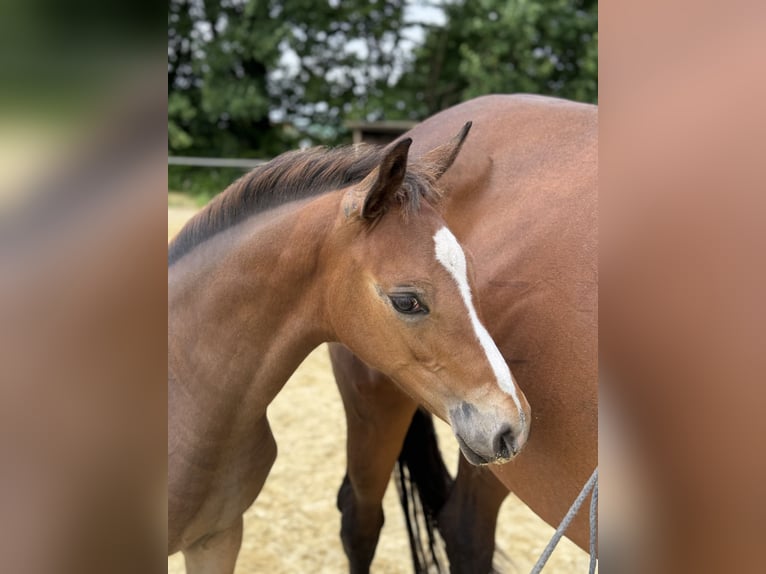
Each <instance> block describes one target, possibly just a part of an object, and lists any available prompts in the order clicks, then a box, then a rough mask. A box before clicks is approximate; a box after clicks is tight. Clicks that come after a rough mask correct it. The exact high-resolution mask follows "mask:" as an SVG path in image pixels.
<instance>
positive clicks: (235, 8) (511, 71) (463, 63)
mask: <svg viewBox="0 0 766 574" xmlns="http://www.w3.org/2000/svg"><path fill="white" fill-rule="evenodd" d="M427 3H428V0H328V1H321V0H281V1H279V0H168V89H169V94H168V147H169V150H170V152H171V153H184V154H212V155H215V156H248V155H250V156H256V157H268V156H272V155H275V154H276V153H278V152H280V151H282V150H284V149H286V148H288V147H293V146H295V145H296V144H297V143H298V141H299V140H301V139H309V140H310V141H312V142H319V143H337V142H338V139H339V137H342V136H343V122H344V121H346V120H348V119H351V118H356V119H358V118H364V119H405V118H406V119H423V118H425V117H427V116H428V115H431V114H433V113H435V112H437V111H439V110H440V109H443V108H445V107H448V106H450V105H453V104H456V103H458V102H460V101H464V100H466V99H469V98H471V97H474V96H478V95H481V94H485V93H491V92H531V93H541V94H551V95H556V96H561V97H566V98H571V99H575V100H580V101H589V102H594V101H596V98H597V80H596V78H597V42H598V35H597V4H596V2H595V1H593V0H445V2H443V3H441V2H440V3H436V2H434V4H438V5H440V6H441V7H442V10H443V12H444V15H445V16H446V18H445V20H446V22H445V23H444V24H443V25H434V24H428V23H424V22H418V15H417V14H418V10H417V7H418V6H423V5H426V4H427ZM431 5H433V4H431ZM418 28H419V29H422V30H423V31H424V33H423V34H422V35H421V36H422V42H421V43H420V45H419V46H416V47H415V49H414V50H413V46H414V43H413V40H412V35H413V30H416V29H418Z"/></svg>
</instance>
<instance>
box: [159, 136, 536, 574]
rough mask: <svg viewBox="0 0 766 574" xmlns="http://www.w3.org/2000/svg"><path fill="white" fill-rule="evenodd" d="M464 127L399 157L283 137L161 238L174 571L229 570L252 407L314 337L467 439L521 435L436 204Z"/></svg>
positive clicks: (395, 151) (251, 491)
mask: <svg viewBox="0 0 766 574" xmlns="http://www.w3.org/2000/svg"><path fill="white" fill-rule="evenodd" d="M458 128H460V126H458ZM469 128H470V124H466V125H465V126H463V128H462V129H460V131H459V132H458V130H455V132H458V136H457V137H455V138H452V139H450V138H445V139H444V142H446V143H442V145H436V146H433V148H432V149H431V150H430V152H428V153H425V154H421V156H420V158H419V160H418V161H417V162H415V163H412V164H410V165H408V150H409V147H410V144H411V143H412V140H410V139H404V140H401V141H400V142H398V143H396V144H395V145H392V146H389V147H388V148H385V149H381V148H377V147H369V146H357V147H353V148H341V149H337V150H332V151H327V150H322V149H317V150H311V151H306V152H292V153H288V154H284V155H282V156H280V157H278V158H276V159H274V160H272V161H271V162H270V163H268V164H267V165H265V166H262V167H259V168H257V169H255V170H253V171H252V172H251V173H250V174H248V175H246V176H244V177H243V178H242V179H240V180H239V181H238V182H236V183H234V184H233V185H232V186H230V188H228V189H227V190H226V191H224V192H223V193H222V194H221V195H219V196H218V197H217V198H216V199H215V200H214V201H213V202H211V204H210V205H209V206H208V207H207V208H206V209H205V210H203V211H202V212H200V213H199V214H198V215H197V216H195V217H194V218H193V219H192V220H191V221H190V222H189V223H188V224H187V226H186V227H185V228H184V229H183V230H182V231H181V232H180V234H179V235H178V236H177V238H176V239H175V240H174V242H173V243H172V244H171V245H170V246H169V252H168V375H169V376H168V467H169V468H168V551H169V553H173V552H176V551H178V550H182V551H183V552H184V555H185V559H186V564H187V572H188V573H189V574H199V573H202V572H204V573H208V572H218V573H226V572H232V571H233V569H234V564H235V561H236V556H237V553H238V551H239V546H240V543H241V538H242V513H243V512H244V511H245V510H246V509H247V508H248V507H249V506H250V504H252V502H253V501H254V500H255V498H256V497H257V495H258V493H259V492H260V490H261V487H262V486H263V483H264V481H265V480H266V476H267V475H268V472H269V470H270V468H271V465H272V463H273V461H274V459H275V457H276V444H275V442H274V439H273V437H272V434H271V431H270V429H269V423H268V420H267V418H266V408H267V406H268V405H269V403H270V402H271V401H272V399H273V398H274V397H275V396H276V394H277V393H278V392H279V391H280V389H281V388H282V386H283V385H284V383H285V382H286V381H287V379H288V377H289V376H290V374H291V373H292V372H293V371H294V370H295V369H296V368H297V366H298V365H299V364H300V363H301V361H302V360H303V359H304V358H305V357H306V355H308V353H309V352H310V351H311V350H312V349H313V348H315V347H316V346H317V345H319V344H320V343H322V342H324V341H339V342H342V343H343V344H345V345H346V346H348V348H350V349H353V351H354V352H355V353H356V354H357V355H358V356H359V357H361V358H362V359H363V360H364V361H365V362H366V363H368V364H370V365H373V366H375V367H376V368H378V369H380V370H381V371H382V372H384V373H386V374H387V375H388V376H390V377H391V378H393V379H395V380H396V381H397V382H398V383H399V385H400V386H401V388H402V389H403V390H404V391H405V392H407V393H409V394H411V395H412V396H413V397H415V398H416V399H417V400H418V401H420V402H422V403H423V404H426V405H428V407H429V408H430V409H431V410H432V411H433V412H436V413H438V414H439V416H442V417H444V418H445V419H448V420H450V421H451V422H452V424H453V428H454V429H455V433H456V436H458V437H459V438H458V440H460V441H461V443H462V444H464V445H466V448H467V449H470V450H471V451H472V452H475V453H476V456H477V457H481V458H482V459H483V460H491V461H495V462H505V461H508V460H510V459H511V458H513V457H514V456H515V455H516V453H517V452H518V451H519V450H520V449H521V448H522V447H523V446H524V444H525V442H526V440H527V436H528V432H529V426H528V420H529V418H530V414H529V407H528V404H527V402H526V399H525V398H524V396H523V395H522V394H521V393H520V392H519V391H518V389H517V387H516V384H515V382H514V381H513V378H512V377H511V374H510V371H509V369H508V366H507V365H506V364H505V363H504V362H503V361H502V357H501V356H500V352H499V351H498V349H497V347H496V346H495V344H494V343H493V342H492V340H491V339H490V337H489V335H488V334H487V331H486V329H485V328H484V327H483V325H482V323H481V322H480V319H479V315H478V314H477V312H476V310H475V308H474V303H473V299H472V296H471V293H472V291H473V287H472V283H473V281H472V274H471V269H470V265H469V262H467V261H466V258H465V255H464V253H463V251H462V249H461V247H460V245H459V243H458V242H457V240H456V239H455V237H454V235H453V234H452V233H451V232H450V230H449V229H448V228H447V226H446V225H445V224H444V221H443V219H442V217H441V216H440V215H439V213H438V212H437V210H436V208H435V205H436V204H437V203H438V201H439V198H440V196H441V193H440V188H439V183H438V182H439V180H440V178H441V177H442V175H443V174H444V173H445V172H447V170H448V168H449V167H450V166H451V165H452V163H453V162H454V159H455V157H456V156H457V155H458V152H459V150H460V148H461V145H462V143H463V141H464V139H465V137H466V134H467V133H468V129H469ZM440 143H441V142H440ZM406 422H408V421H402V424H406ZM300 448H301V445H290V447H289V449H288V453H290V454H293V455H294V456H295V455H297V456H299V455H300V454H299V450H300Z"/></svg>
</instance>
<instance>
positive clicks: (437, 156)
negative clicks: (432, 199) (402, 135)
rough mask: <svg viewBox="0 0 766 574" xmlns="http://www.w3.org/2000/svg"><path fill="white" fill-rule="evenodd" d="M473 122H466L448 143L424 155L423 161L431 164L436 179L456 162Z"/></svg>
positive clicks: (428, 164) (425, 163)
mask: <svg viewBox="0 0 766 574" xmlns="http://www.w3.org/2000/svg"><path fill="white" fill-rule="evenodd" d="M472 124H473V122H466V123H465V125H464V126H463V127H462V128H461V129H460V131H459V132H458V133H457V135H456V136H455V137H454V138H452V139H451V140H450V141H448V142H447V143H446V144H442V145H440V146H439V147H436V148H434V149H432V150H431V151H429V152H428V153H427V154H425V155H424V156H423V158H422V161H423V163H424V165H427V166H430V169H431V170H432V173H433V175H434V178H435V179H437V180H438V179H439V178H440V177H441V176H442V175H444V172H445V171H447V170H448V169H449V168H450V166H451V165H452V164H453V163H454V162H455V158H456V157H457V154H458V152H460V148H461V147H462V145H463V142H464V141H465V138H466V137H467V136H468V132H469V131H470V130H471V125H472Z"/></svg>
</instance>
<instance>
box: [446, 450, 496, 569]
mask: <svg viewBox="0 0 766 574" xmlns="http://www.w3.org/2000/svg"><path fill="white" fill-rule="evenodd" d="M506 496H508V489H507V488H506V487H505V486H503V484H502V483H501V482H500V481H499V480H498V479H497V478H496V477H495V475H493V474H492V473H491V472H490V471H489V470H488V469H487V468H484V467H480V466H473V465H471V464H470V463H469V462H468V461H467V460H465V458H464V457H463V456H462V455H461V456H460V462H459V463H458V472H457V478H456V479H455V482H454V484H453V487H452V490H451V491H450V495H449V498H448V499H447V502H446V503H445V504H444V507H443V508H442V510H441V511H440V512H439V515H438V517H437V522H438V525H439V532H440V533H441V535H442V538H444V543H445V546H446V550H447V557H448V558H449V561H450V572H451V573H452V574H464V573H465V574H475V573H482V574H483V573H487V572H492V558H493V556H494V553H495V526H496V524H497V515H498V512H499V511H500V505H501V504H502V502H503V500H505V497H506Z"/></svg>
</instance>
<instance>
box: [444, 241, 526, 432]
mask: <svg viewBox="0 0 766 574" xmlns="http://www.w3.org/2000/svg"><path fill="white" fill-rule="evenodd" d="M434 243H435V244H436V260H437V261H438V262H439V263H441V264H442V265H443V266H444V268H445V269H446V270H447V271H448V272H449V274H450V275H452V278H453V279H454V280H455V283H457V286H458V289H459V290H460V295H462V297H463V301H464V302H465V306H466V307H467V308H468V317H469V318H470V319H471V324H472V325H473V330H474V332H475V333H476V338H477V339H478V340H479V343H480V344H481V346H482V347H483V348H484V352H485V353H486V355H487V360H488V361H489V364H490V366H491V367H492V370H493V371H494V373H495V377H496V378H497V384H498V385H499V386H500V388H501V389H502V390H503V391H505V392H506V393H508V394H509V395H511V397H512V398H513V402H514V403H516V408H518V409H519V414H520V415H522V416H523V411H522V409H521V402H520V401H519V396H518V394H517V393H516V383H515V382H514V380H513V376H512V375H511V370H510V369H509V368H508V365H507V364H506V363H505V359H503V355H501V354H500V350H499V349H498V348H497V345H495V342H494V341H493V340H492V337H490V336H489V333H488V332H487V329H486V328H485V327H484V325H482V324H481V321H479V317H478V315H477V314H476V309H475V308H474V306H473V301H472V299H471V288H470V286H469V285H468V272H467V268H466V262H465V253H463V249H462V247H460V244H459V243H458V242H457V239H456V238H455V236H454V235H452V232H451V231H450V230H449V229H447V228H446V227H442V228H441V229H440V230H439V231H437V232H436V233H435V234H434ZM522 424H523V423H522Z"/></svg>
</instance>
